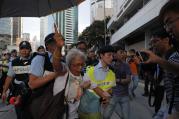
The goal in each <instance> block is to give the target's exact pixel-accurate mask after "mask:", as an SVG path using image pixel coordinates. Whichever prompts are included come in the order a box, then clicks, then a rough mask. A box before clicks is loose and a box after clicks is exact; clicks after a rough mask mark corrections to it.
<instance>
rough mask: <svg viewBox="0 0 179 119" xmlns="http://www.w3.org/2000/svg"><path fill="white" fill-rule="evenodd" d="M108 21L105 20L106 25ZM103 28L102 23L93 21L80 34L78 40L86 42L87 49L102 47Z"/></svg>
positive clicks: (107, 19)
mask: <svg viewBox="0 0 179 119" xmlns="http://www.w3.org/2000/svg"><path fill="white" fill-rule="evenodd" d="M109 19H110V17H107V18H106V23H107V22H108V21H109ZM104 26H105V25H104V21H94V22H93V23H92V24H91V25H90V26H89V27H87V28H86V29H85V30H84V31H83V32H82V33H81V35H80V36H79V38H78V40H79V41H85V42H87V44H88V46H89V47H92V46H96V45H104V43H105V41H104Z"/></svg>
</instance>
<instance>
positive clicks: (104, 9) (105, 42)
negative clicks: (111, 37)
mask: <svg viewBox="0 0 179 119" xmlns="http://www.w3.org/2000/svg"><path fill="white" fill-rule="evenodd" d="M103 3H104V42H105V45H106V7H105V0H104V2H103Z"/></svg>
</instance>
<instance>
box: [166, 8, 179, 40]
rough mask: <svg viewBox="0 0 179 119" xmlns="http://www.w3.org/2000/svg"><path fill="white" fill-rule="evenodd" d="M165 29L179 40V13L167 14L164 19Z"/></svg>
mask: <svg viewBox="0 0 179 119" xmlns="http://www.w3.org/2000/svg"><path fill="white" fill-rule="evenodd" d="M163 22H164V28H165V29H166V31H167V32H168V33H169V34H170V35H173V36H175V37H176V39H177V40H179V13H175V12H172V11H170V12H167V13H166V14H165V16H164V19H163Z"/></svg>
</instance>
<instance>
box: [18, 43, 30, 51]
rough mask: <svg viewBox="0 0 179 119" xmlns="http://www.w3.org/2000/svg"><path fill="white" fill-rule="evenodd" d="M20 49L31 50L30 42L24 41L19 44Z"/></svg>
mask: <svg viewBox="0 0 179 119" xmlns="http://www.w3.org/2000/svg"><path fill="white" fill-rule="evenodd" d="M19 48H20V49H23V48H26V49H30V50H31V45H30V43H29V42H28V41H22V42H21V43H20V44H19Z"/></svg>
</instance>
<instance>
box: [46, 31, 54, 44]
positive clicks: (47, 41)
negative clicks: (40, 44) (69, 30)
mask: <svg viewBox="0 0 179 119" xmlns="http://www.w3.org/2000/svg"><path fill="white" fill-rule="evenodd" d="M54 35H55V34H54V33H51V34H49V35H47V36H46V37H45V40H44V42H45V46H47V45H48V44H50V43H52V42H55V39H54V38H53V37H54Z"/></svg>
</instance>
